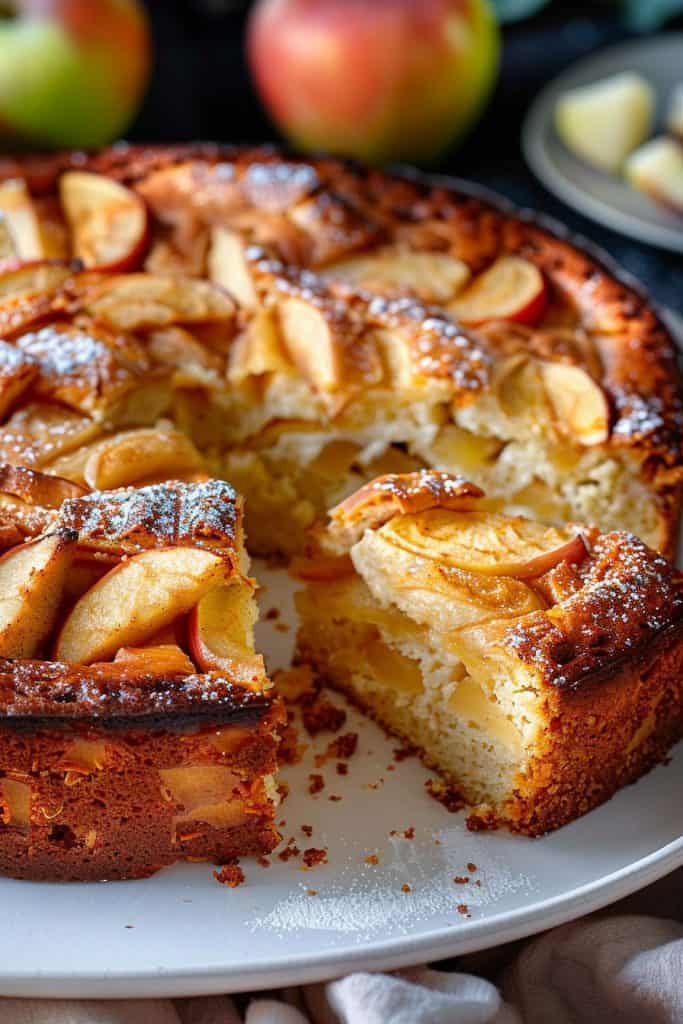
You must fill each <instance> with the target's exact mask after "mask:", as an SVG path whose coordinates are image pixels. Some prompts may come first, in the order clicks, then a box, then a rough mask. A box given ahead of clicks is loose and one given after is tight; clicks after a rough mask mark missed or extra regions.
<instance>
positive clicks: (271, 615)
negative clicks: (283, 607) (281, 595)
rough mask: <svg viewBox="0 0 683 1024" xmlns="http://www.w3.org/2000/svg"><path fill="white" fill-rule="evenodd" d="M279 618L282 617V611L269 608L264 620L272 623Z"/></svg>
mask: <svg viewBox="0 0 683 1024" xmlns="http://www.w3.org/2000/svg"><path fill="white" fill-rule="evenodd" d="M279 617H280V609H279V608H269V609H268V611H267V612H266V614H265V616H264V618H265V619H267V620H268V621H269V622H272V621H273V619H277V618H279Z"/></svg>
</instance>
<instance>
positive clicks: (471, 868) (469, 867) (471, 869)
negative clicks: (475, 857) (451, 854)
mask: <svg viewBox="0 0 683 1024" xmlns="http://www.w3.org/2000/svg"><path fill="white" fill-rule="evenodd" d="M467 870H468V871H469V872H470V873H471V874H474V872H475V871H476V870H477V865H476V864H473V863H472V861H471V860H469V861H468V862H467Z"/></svg>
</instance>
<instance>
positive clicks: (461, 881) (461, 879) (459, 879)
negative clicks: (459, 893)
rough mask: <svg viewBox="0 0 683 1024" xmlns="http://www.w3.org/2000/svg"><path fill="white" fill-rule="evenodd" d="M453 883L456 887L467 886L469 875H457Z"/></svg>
mask: <svg viewBox="0 0 683 1024" xmlns="http://www.w3.org/2000/svg"><path fill="white" fill-rule="evenodd" d="M453 881H454V882H455V884H456V885H467V883H468V882H469V877H468V875H456V876H455V878H454V879H453Z"/></svg>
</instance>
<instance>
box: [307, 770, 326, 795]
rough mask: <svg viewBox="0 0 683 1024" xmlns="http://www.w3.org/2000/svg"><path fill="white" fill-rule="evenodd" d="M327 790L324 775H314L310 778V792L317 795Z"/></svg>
mask: <svg viewBox="0 0 683 1024" xmlns="http://www.w3.org/2000/svg"><path fill="white" fill-rule="evenodd" d="M324 788H325V780H324V778H323V777H322V775H318V774H316V773H313V774H312V775H309V776H308V792H309V793H312V794H313V795H315V794H316V793H322V791H323V789H324Z"/></svg>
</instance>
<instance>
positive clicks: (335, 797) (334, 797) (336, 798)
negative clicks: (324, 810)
mask: <svg viewBox="0 0 683 1024" xmlns="http://www.w3.org/2000/svg"><path fill="white" fill-rule="evenodd" d="M327 799H328V800H331V801H332V803H333V804H338V803H339V801H340V800H341V797H340V796H338V795H337V794H336V793H332V794H331V796H328V798H327Z"/></svg>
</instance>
